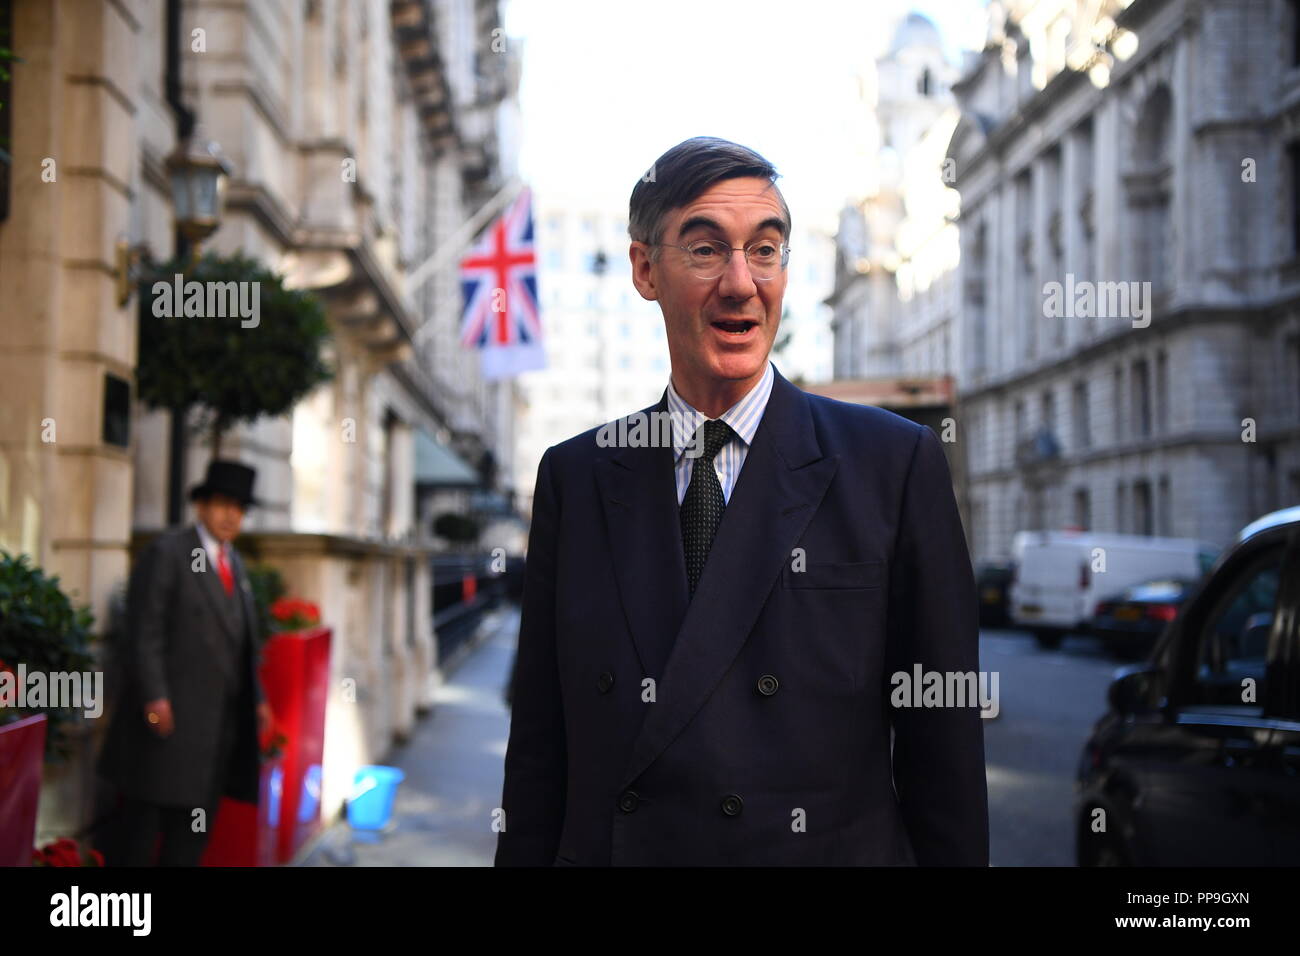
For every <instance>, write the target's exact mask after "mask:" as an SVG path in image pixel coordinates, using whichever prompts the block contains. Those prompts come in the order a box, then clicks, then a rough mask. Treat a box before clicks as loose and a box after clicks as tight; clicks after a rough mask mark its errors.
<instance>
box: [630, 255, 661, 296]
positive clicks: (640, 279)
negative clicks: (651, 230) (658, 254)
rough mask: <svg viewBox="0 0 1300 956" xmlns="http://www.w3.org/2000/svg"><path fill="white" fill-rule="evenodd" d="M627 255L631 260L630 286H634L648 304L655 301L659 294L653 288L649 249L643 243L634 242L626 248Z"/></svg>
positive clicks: (652, 268)
mask: <svg viewBox="0 0 1300 956" xmlns="http://www.w3.org/2000/svg"><path fill="white" fill-rule="evenodd" d="M627 254H628V258H629V259H631V260H632V284H633V285H634V286H636V291H637V292H639V293H640V294H641V298H643V299H645V300H647V301H648V302H654V301H656V300H657V299H658V298H659V292H658V290H657V289H656V288H655V281H654V264H653V263H652V262H651V261H650V247H649V246H647V245H646V244H645V243H644V242H634V243H632V245H631V246H629V247H628V250H627Z"/></svg>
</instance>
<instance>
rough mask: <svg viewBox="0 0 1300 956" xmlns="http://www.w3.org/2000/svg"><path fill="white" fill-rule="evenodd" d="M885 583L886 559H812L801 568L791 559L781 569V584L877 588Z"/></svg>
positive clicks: (809, 586) (824, 588)
mask: <svg viewBox="0 0 1300 956" xmlns="http://www.w3.org/2000/svg"><path fill="white" fill-rule="evenodd" d="M884 583H885V562H884V561H825V562H821V563H818V562H816V561H809V562H808V563H807V564H806V565H805V566H804V568H803V570H801V571H796V570H795V569H794V568H793V567H792V566H791V565H790V564H789V563H787V564H786V565H785V568H784V570H782V572H781V586H782V587H786V588H818V589H822V590H836V591H843V590H855V589H863V588H878V587H881V586H882V585H883V584H884Z"/></svg>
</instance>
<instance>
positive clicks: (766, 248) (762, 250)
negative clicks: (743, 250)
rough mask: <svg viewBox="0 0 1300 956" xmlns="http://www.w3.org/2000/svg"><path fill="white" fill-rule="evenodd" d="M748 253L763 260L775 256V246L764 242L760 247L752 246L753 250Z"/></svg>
mask: <svg viewBox="0 0 1300 956" xmlns="http://www.w3.org/2000/svg"><path fill="white" fill-rule="evenodd" d="M750 252H751V254H753V255H756V256H762V257H763V258H765V259H767V258H771V257H772V256H774V255H776V246H774V245H772V244H771V243H770V242H765V243H763V244H761V245H757V246H754V248H753V249H751V250H750Z"/></svg>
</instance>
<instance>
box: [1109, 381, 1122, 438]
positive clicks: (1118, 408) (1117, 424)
mask: <svg viewBox="0 0 1300 956" xmlns="http://www.w3.org/2000/svg"><path fill="white" fill-rule="evenodd" d="M1111 403H1112V405H1113V406H1114V407H1113V409H1112V410H1111V416H1112V418H1113V421H1114V434H1115V443H1116V444H1119V443H1120V442H1122V441H1123V440H1124V370H1123V368H1121V367H1120V366H1119V365H1116V366H1115V374H1114V376H1113V385H1112V388H1111Z"/></svg>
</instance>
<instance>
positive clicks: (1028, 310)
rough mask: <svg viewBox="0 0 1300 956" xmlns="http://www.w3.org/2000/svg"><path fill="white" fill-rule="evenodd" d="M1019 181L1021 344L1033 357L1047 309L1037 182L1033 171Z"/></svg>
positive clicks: (1018, 270)
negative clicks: (1040, 278) (1038, 279)
mask: <svg viewBox="0 0 1300 956" xmlns="http://www.w3.org/2000/svg"><path fill="white" fill-rule="evenodd" d="M1015 182H1016V186H1015V197H1016V199H1015V202H1016V208H1015V217H1016V253H1017V265H1018V268H1017V270H1016V275H1017V279H1018V281H1019V284H1020V288H1019V295H1018V296H1017V301H1019V302H1020V303H1021V309H1022V310H1023V314H1022V316H1021V321H1020V329H1021V342H1022V347H1023V354H1024V356H1025V357H1026V358H1033V357H1034V354H1035V352H1036V351H1037V331H1038V323H1039V322H1040V321H1041V319H1040V316H1041V315H1042V311H1043V310H1042V301H1041V292H1040V290H1039V289H1038V288H1037V284H1036V283H1035V282H1034V216H1033V182H1032V180H1031V179H1030V175H1029V170H1025V171H1024V172H1022V173H1021V174H1020V175H1018V176H1017V177H1016V180H1015Z"/></svg>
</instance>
